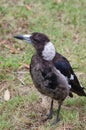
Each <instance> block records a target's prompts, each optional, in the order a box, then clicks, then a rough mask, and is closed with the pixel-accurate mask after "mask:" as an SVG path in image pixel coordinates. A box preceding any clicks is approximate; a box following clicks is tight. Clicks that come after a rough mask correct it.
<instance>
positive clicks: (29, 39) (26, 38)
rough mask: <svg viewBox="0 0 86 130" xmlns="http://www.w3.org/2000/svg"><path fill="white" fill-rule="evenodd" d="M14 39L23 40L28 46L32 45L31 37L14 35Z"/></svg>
mask: <svg viewBox="0 0 86 130" xmlns="http://www.w3.org/2000/svg"><path fill="white" fill-rule="evenodd" d="M14 38H17V39H19V40H23V41H25V42H27V43H29V44H32V41H31V35H15V36H14Z"/></svg>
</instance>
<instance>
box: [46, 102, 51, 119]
mask: <svg viewBox="0 0 86 130" xmlns="http://www.w3.org/2000/svg"><path fill="white" fill-rule="evenodd" d="M52 115H53V99H52V101H51V106H50V111H49V114H48V115H47V118H46V120H47V119H51V118H52Z"/></svg>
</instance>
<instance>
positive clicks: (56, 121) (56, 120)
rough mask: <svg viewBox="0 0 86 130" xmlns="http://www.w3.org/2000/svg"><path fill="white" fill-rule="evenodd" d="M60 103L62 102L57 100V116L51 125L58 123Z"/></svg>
mask: <svg viewBox="0 0 86 130" xmlns="http://www.w3.org/2000/svg"><path fill="white" fill-rule="evenodd" d="M61 105H62V102H59V106H58V109H57V117H56V119H55V121H54V122H53V123H52V125H55V124H56V123H58V122H59V121H60V118H59V114H60V110H61Z"/></svg>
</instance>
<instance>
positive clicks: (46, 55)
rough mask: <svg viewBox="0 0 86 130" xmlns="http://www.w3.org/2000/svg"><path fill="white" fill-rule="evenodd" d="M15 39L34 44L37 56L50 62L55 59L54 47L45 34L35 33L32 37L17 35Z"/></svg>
mask: <svg viewBox="0 0 86 130" xmlns="http://www.w3.org/2000/svg"><path fill="white" fill-rule="evenodd" d="M14 38H17V39H19V40H23V41H25V42H27V43H29V44H32V45H33V46H34V48H35V50H36V52H37V54H38V55H39V56H41V57H42V58H43V59H45V60H47V61H50V60H52V59H53V58H54V57H55V54H56V52H55V48H54V45H53V44H52V43H51V42H50V40H49V38H48V37H47V36H46V35H45V34H43V33H38V32H34V33H32V34H31V35H16V36H14Z"/></svg>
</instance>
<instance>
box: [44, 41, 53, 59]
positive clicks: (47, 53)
mask: <svg viewBox="0 0 86 130" xmlns="http://www.w3.org/2000/svg"><path fill="white" fill-rule="evenodd" d="M55 54H56V51H55V48H54V46H53V44H52V43H51V42H48V43H46V45H45V46H44V50H43V51H42V56H43V59H45V60H47V61H51V60H52V59H53V58H54V57H55Z"/></svg>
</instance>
